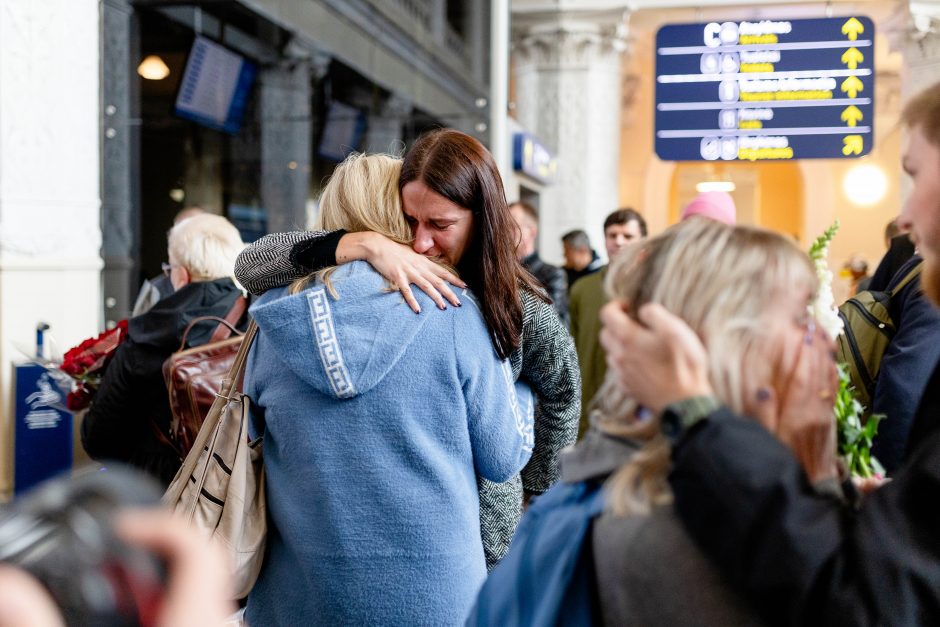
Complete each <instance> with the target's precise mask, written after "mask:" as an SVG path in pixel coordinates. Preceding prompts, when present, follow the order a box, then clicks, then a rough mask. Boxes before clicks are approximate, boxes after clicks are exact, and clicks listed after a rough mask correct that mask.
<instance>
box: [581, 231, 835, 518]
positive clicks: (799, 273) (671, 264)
mask: <svg viewBox="0 0 940 627" xmlns="http://www.w3.org/2000/svg"><path fill="white" fill-rule="evenodd" d="M605 287H606V290H607V293H608V295H609V296H610V297H611V298H617V299H622V300H624V301H625V302H627V303H630V306H631V311H632V312H636V311H637V310H638V308H639V307H640V306H642V305H644V304H646V303H659V304H660V305H662V306H663V307H665V308H666V309H667V310H669V311H670V312H672V313H673V314H675V315H677V316H679V317H680V318H682V319H683V320H684V321H685V322H686V323H687V324H688V325H689V326H690V327H691V328H692V329H693V330H694V331H695V332H696V333H697V334H698V336H699V337H700V338H701V339H702V342H703V343H704V345H705V348H706V350H707V352H708V358H709V364H708V368H709V377H710V379H711V384H712V387H713V388H714V390H715V394H716V396H717V397H718V399H719V400H720V401H721V402H722V403H724V404H725V405H727V406H728V407H729V408H731V409H732V410H733V411H735V412H737V413H742V414H744V413H746V411H747V409H748V408H751V407H753V402H754V400H753V399H755V398H756V397H757V391H758V389H759V388H760V387H761V386H764V385H767V384H768V383H770V382H772V381H774V380H775V379H774V378H775V377H776V376H777V375H778V370H777V369H778V367H779V363H778V361H777V360H776V359H775V358H774V357H773V356H772V355H769V354H768V353H771V354H772V353H774V352H779V351H774V349H773V347H772V346H771V342H772V340H773V338H771V337H770V336H769V334H768V333H767V325H766V319H767V315H768V313H770V312H771V311H772V309H773V307H776V306H779V304H780V299H781V298H782V297H788V296H789V295H794V297H796V296H795V295H796V294H799V293H801V292H800V291H799V290H802V291H803V293H806V290H809V293H815V290H816V276H815V273H814V271H813V267H812V264H811V263H810V260H809V257H808V256H807V255H806V254H805V253H803V252H802V251H801V250H800V249H799V248H797V247H796V246H795V245H794V244H793V243H792V242H791V241H790V240H788V239H787V238H785V237H783V236H781V235H778V234H776V233H772V232H770V231H765V230H763V229H758V228H753V227H747V226H728V225H726V224H722V223H720V222H716V221H714V220H708V219H705V218H699V217H693V218H690V219H688V220H686V221H684V222H682V223H680V224H678V225H676V226H674V227H672V228H671V229H669V230H667V231H666V232H665V233H663V234H662V235H659V236H658V237H654V238H652V239H649V240H646V241H644V242H639V243H636V244H633V245H631V246H629V247H627V248H625V249H624V250H622V251H621V252H620V253H619V254H618V257H617V258H616V260H615V261H614V263H612V264H611V267H610V269H609V271H608V274H607V278H606V283H605ZM634 315H635V314H634ZM638 409H639V407H638V405H637V403H636V401H635V400H634V399H632V398H630V397H629V396H627V395H625V394H624V393H623V392H622V391H621V390H620V388H619V386H618V385H617V384H616V382H615V381H613V380H612V376H611V375H610V374H608V377H607V379H606V380H605V381H604V384H603V386H602V387H601V389H600V391H599V392H598V393H597V396H595V398H594V400H593V401H592V405H591V419H592V421H593V422H594V424H595V425H597V427H598V428H599V429H600V430H601V431H603V432H605V433H608V434H611V435H615V436H621V437H629V438H633V439H635V440H641V441H643V442H644V444H643V446H642V448H641V449H640V451H638V452H637V453H636V454H635V455H634V456H633V457H632V458H631V460H630V461H629V462H628V463H627V464H625V465H624V466H623V467H622V468H621V469H620V470H619V471H618V472H617V473H615V474H614V475H613V476H612V477H611V478H610V479H609V481H608V484H607V488H608V490H609V494H610V497H611V498H610V500H609V502H610V508H611V509H612V511H614V512H615V513H618V514H628V513H647V512H649V511H650V508H651V507H652V506H654V505H660V504H665V503H669V502H671V499H672V493H671V490H670V488H669V484H668V482H667V480H666V475H667V472H668V468H669V458H670V453H671V449H670V446H669V443H668V441H667V440H666V439H665V438H664V437H663V436H662V433H661V431H660V420H659V417H644V418H638V417H637V416H636V413H637V410H638Z"/></svg>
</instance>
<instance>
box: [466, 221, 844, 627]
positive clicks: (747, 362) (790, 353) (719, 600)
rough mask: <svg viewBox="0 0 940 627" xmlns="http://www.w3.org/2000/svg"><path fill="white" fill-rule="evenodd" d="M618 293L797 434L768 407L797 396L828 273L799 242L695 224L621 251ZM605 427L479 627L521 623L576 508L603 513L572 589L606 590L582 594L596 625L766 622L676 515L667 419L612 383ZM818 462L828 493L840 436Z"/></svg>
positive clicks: (772, 423) (508, 567)
mask: <svg viewBox="0 0 940 627" xmlns="http://www.w3.org/2000/svg"><path fill="white" fill-rule="evenodd" d="M606 287H607V291H608V294H609V296H610V297H611V298H612V299H619V300H621V301H623V302H627V303H630V304H631V311H635V310H636V309H638V308H640V307H641V306H643V305H645V304H647V303H657V304H659V305H660V306H662V307H663V308H665V309H666V310H668V311H670V312H672V313H673V314H674V315H676V316H678V317H679V318H681V319H682V320H683V321H685V323H686V324H687V325H688V326H689V327H690V328H691V329H692V330H693V331H694V332H695V333H696V334H697V335H698V336H699V337H700V338H701V339H702V341H703V343H704V346H705V348H706V352H707V359H708V364H709V365H708V376H709V379H710V381H711V385H712V387H713V388H714V390H715V395H716V397H717V399H718V401H720V402H721V403H723V404H725V405H727V406H728V407H730V408H732V409H733V411H735V412H737V413H739V414H741V415H750V416H758V417H759V419H758V422H760V423H761V424H762V425H763V428H766V429H769V430H770V431H771V432H773V433H782V432H785V430H781V425H780V424H779V423H778V420H777V418H776V416H773V415H770V414H768V412H767V411H766V409H765V408H766V407H767V405H768V403H766V400H767V399H768V398H769V397H771V396H773V397H776V398H783V397H785V396H786V394H787V388H788V387H789V386H790V385H792V384H793V382H794V380H795V379H794V374H795V373H794V369H795V368H796V367H797V365H798V359H797V356H798V355H799V353H800V348H801V346H803V345H804V344H805V342H806V340H807V335H808V334H809V335H810V336H812V335H813V334H815V333H816V331H815V327H814V324H813V321H812V319H811V318H810V316H809V313H808V308H807V305H808V304H809V303H810V300H811V298H812V297H813V295H814V293H815V289H816V278H815V274H814V272H813V268H812V266H811V265H810V261H809V259H808V258H807V256H806V255H805V254H804V253H803V252H801V251H800V250H799V249H797V248H796V247H795V246H794V245H793V244H792V243H791V242H789V241H788V240H787V239H786V238H784V237H782V236H780V235H777V234H774V233H771V232H769V231H764V230H759V229H755V228H750V227H733V226H727V225H724V224H721V223H718V222H715V221H712V220H707V219H702V218H692V219H690V220H688V221H686V222H683V223H682V224H680V225H677V226H675V227H673V228H671V229H670V230H668V231H666V232H665V233H664V234H662V235H660V236H658V237H655V238H652V239H650V240H648V241H646V242H644V243H640V244H636V245H633V246H632V247H630V248H628V249H625V250H624V251H623V252H621V254H620V256H619V257H618V259H617V260H616V261H615V262H614V263H613V264H612V267H611V269H610V273H609V275H608V277H607V282H606ZM832 402H833V401H832V396H831V395H830V396H829V397H828V399H825V398H820V400H819V401H818V404H820V406H824V405H825V404H827V403H828V411H829V412H830V413H831V411H832ZM823 409H825V407H823ZM591 418H592V422H593V425H594V428H593V430H592V431H590V432H589V433H588V435H587V437H586V438H585V439H584V440H583V441H582V442H581V443H579V444H578V445H577V446H576V447H575V448H574V449H573V450H572V451H571V452H570V453H568V454H566V456H565V457H563V459H562V483H561V484H560V485H559V486H558V488H556V489H554V490H552V491H550V492H549V493H548V494H547V495H546V496H544V497H543V499H544V500H543V501H541V502H536V504H535V505H534V506H533V508H531V509H530V511H529V512H528V513H527V514H526V517H524V518H523V521H522V523H521V525H520V528H519V532H518V534H517V537H516V539H515V541H514V544H513V548H512V549H510V553H509V555H508V556H507V557H506V558H505V560H504V562H503V563H502V564H501V565H500V566H499V567H497V569H496V570H495V571H494V572H493V574H492V575H491V577H490V579H489V580H488V581H487V583H486V585H485V586H484V588H483V590H482V592H481V596H480V599H479V601H478V607H477V613H476V616H475V622H476V624H480V625H482V624H503V622H504V620H505V619H506V618H507V615H508V614H507V613H506V612H504V611H503V610H502V609H501V608H509V607H513V609H512V610H511V611H518V603H507V604H506V605H502V604H501V603H500V600H501V599H503V598H505V596H506V595H512V594H514V593H516V592H517V590H515V589H514V585H513V583H512V582H515V581H519V579H520V573H523V572H525V571H524V570H523V569H527V571H528V572H530V573H531V572H537V571H535V569H533V568H532V567H531V564H532V563H537V560H538V554H537V551H538V547H539V545H540V543H542V544H544V543H545V542H547V541H548V538H550V536H551V534H552V533H553V531H556V532H557V529H558V526H559V524H562V523H563V521H565V520H566V518H565V517H568V518H567V520H568V521H570V516H571V513H570V512H571V511H572V510H571V507H572V505H571V503H572V501H571V499H575V501H578V500H579V499H580V501H581V502H585V503H589V505H588V506H587V507H586V508H585V509H584V511H583V512H582V514H583V516H582V517H583V518H585V519H587V520H590V517H591V516H592V514H595V513H596V514H599V515H598V516H597V517H596V518H594V519H593V526H591V527H587V525H588V524H589V523H585V525H586V526H585V528H587V529H590V532H587V533H585V534H584V538H583V543H582V544H581V545H580V546H579V548H578V549H577V550H578V552H579V555H578V556H577V558H578V559H577V560H575V561H577V563H579V564H582V565H584V564H588V565H589V567H585V568H589V571H588V572H587V574H584V572H583V571H576V574H575V576H574V577H572V580H573V581H595V582H596V587H594V589H593V590H592V591H589V592H584V590H583V589H582V590H581V592H582V596H581V597H580V598H582V599H583V600H584V602H583V603H582V604H581V606H580V609H581V611H583V612H584V613H582V614H579V615H578V616H580V617H581V618H582V619H584V620H591V619H592V620H595V621H598V622H603V623H604V624H607V625H672V626H681V625H722V626H728V625H750V624H759V621H758V620H757V619H756V617H755V616H754V615H753V614H752V613H751V611H750V609H749V608H748V607H747V606H746V605H745V604H743V603H742V602H741V600H740V599H739V598H738V597H737V595H736V594H735V593H733V592H732V591H731V590H730V589H729V588H727V587H726V586H725V585H724V584H723V582H722V580H721V579H720V578H719V576H718V573H717V571H716V570H714V569H713V568H712V567H711V565H710V564H709V563H708V561H707V560H706V559H705V557H704V556H703V555H702V554H701V553H700V552H699V550H698V549H697V548H696V546H695V545H694V544H693V542H692V540H691V539H690V538H689V537H688V536H687V535H686V533H685V531H684V529H683V528H682V526H681V525H680V523H679V521H678V519H677V518H676V516H675V514H674V512H673V509H672V505H671V502H672V494H671V489H670V485H669V483H668V481H667V473H668V471H669V465H670V453H671V446H670V442H669V440H668V439H667V438H666V437H664V436H663V435H662V433H663V425H662V424H661V422H660V417H659V416H658V415H654V414H653V413H651V412H650V411H648V410H646V409H644V408H642V407H640V406H639V405H638V404H637V403H636V402H635V401H634V400H633V398H631V397H630V395H629V394H627V393H625V392H623V391H622V388H621V387H620V386H619V385H617V383H616V381H614V379H613V375H610V374H609V375H608V378H607V380H606V381H605V383H604V385H603V387H602V388H601V390H600V391H599V392H598V394H597V396H596V397H595V399H594V403H593V407H592V412H591ZM755 428H761V427H760V426H758V425H757V424H755ZM818 450H819V451H820V453H819V454H818V455H816V456H815V457H813V458H812V459H810V458H807V459H803V460H802V462H803V465H804V468H805V469H806V471H807V473H808V474H809V475H810V476H811V477H812V478H814V479H817V480H821V481H822V484H826V483H827V482H828V480H830V479H833V478H834V477H835V475H836V468H835V463H834V454H835V441H834V435H833V437H832V438H831V439H830V440H829V442H828V443H827V444H826V445H825V446H822V447H820V448H819V449H818ZM825 451H828V453H826V452H825ZM740 454H742V455H746V454H748V451H746V450H742V451H740ZM829 487H831V486H829ZM578 491H581V492H578ZM553 492H557V494H554V495H553ZM588 494H591V495H595V496H594V498H595V499H596V500H593V501H592V500H591V499H589V498H588V497H587V496H584V495H588ZM578 495H581V496H578ZM595 504H597V505H596V509H595V510H594V511H593V512H592V511H591V507H593V506H595ZM582 522H583V521H582ZM741 540H742V541H746V539H745V538H742V539H741ZM759 549H760V547H755V550H759ZM514 553H515V555H514ZM556 553H561V551H556ZM527 565H528V566H527ZM590 571H593V574H592V573H591V572H590ZM579 573H580V574H579ZM523 585H527V584H523ZM582 585H583V584H582ZM572 590H576V588H575V587H570V588H568V589H567V590H566V591H563V592H562V593H561V597H562V598H560V599H559V600H558V601H557V603H558V605H559V607H560V608H562V609H561V610H560V612H561V613H562V616H563V617H564V618H565V619H566V620H570V619H571V618H572V614H570V613H565V612H570V611H574V610H571V608H572V607H576V605H572V604H571V603H572V601H571V598H570V595H572V594H574V593H573V592H572ZM520 598H522V597H521V595H520ZM592 599H596V601H597V602H596V603H594V602H592ZM535 603H536V605H538V604H539V603H542V601H541V600H538V601H536V602H535ZM533 615H535V614H533ZM522 622H523V623H525V622H526V621H525V620H524V619H523V620H522Z"/></svg>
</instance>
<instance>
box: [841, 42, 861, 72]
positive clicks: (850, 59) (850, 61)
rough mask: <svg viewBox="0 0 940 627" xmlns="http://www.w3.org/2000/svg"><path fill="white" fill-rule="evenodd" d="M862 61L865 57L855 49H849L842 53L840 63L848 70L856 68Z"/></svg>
mask: <svg viewBox="0 0 940 627" xmlns="http://www.w3.org/2000/svg"><path fill="white" fill-rule="evenodd" d="M864 60H865V56H864V55H863V54H862V53H861V52H859V51H858V48H855V47H852V48H849V49H848V50H846V51H845V52H843V53H842V62H843V63H845V64H846V65H847V66H848V67H849V69H850V70H854V69H855V68H857V67H858V64H859V63H861V62H862V61H864Z"/></svg>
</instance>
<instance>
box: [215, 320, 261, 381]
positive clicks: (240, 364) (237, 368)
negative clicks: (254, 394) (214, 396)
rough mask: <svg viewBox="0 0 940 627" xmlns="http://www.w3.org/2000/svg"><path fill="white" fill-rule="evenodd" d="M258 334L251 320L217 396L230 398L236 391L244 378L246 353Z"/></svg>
mask: <svg viewBox="0 0 940 627" xmlns="http://www.w3.org/2000/svg"><path fill="white" fill-rule="evenodd" d="M257 334H258V325H257V323H255V321H254V320H252V321H251V322H250V323H249V324H248V329H247V330H246V331H245V335H244V339H243V340H242V344H241V346H239V347H238V353H237V354H236V355H235V361H234V362H233V363H232V369H231V370H229V372H228V374H227V375H225V378H224V379H222V388H221V389H220V390H219V395H220V396H224V397H225V398H229V399H230V398H231V397H232V392H233V391H235V390H237V389H238V387H239V384H240V383H241V381H242V379H243V378H244V377H245V362H246V361H247V360H248V351H249V350H251V345H252V343H253V342H254V341H255V336H256V335H257Z"/></svg>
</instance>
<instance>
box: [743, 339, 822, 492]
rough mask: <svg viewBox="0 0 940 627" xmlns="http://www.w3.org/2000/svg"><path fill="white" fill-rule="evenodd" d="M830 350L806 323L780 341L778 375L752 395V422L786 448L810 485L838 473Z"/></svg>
mask: <svg viewBox="0 0 940 627" xmlns="http://www.w3.org/2000/svg"><path fill="white" fill-rule="evenodd" d="M791 336H792V333H791ZM834 350H835V345H834V343H833V341H832V340H830V339H829V338H828V337H827V336H826V334H825V332H824V331H823V330H822V329H819V328H816V326H815V325H812V324H811V325H809V326H807V327H806V328H805V329H804V330H802V331H798V332H797V333H796V337H795V338H794V337H789V338H785V339H784V340H783V346H782V356H781V358H780V367H779V369H778V376H777V377H775V379H776V380H775V381H774V384H773V385H771V386H767V387H763V388H761V389H760V390H758V391H757V394H758V398H757V399H756V403H755V405H754V407H755V411H754V412H753V413H754V414H755V417H756V418H757V419H758V421H759V422H760V423H761V424H763V425H764V426H765V427H766V428H767V429H768V430H769V431H770V432H771V433H773V434H774V435H775V436H777V438H778V439H779V440H780V441H781V442H783V443H784V444H786V445H787V446H788V447H790V449H791V450H792V451H793V454H794V455H795V456H796V458H797V459H798V460H799V461H800V464H801V465H802V466H803V470H804V471H805V472H806V475H807V476H808V477H809V479H810V481H812V482H816V481H819V480H822V479H828V478H833V477H837V475H838V468H837V465H836V457H837V451H836V421H835V415H834V414H833V404H834V402H835V395H836V392H837V391H838V389H839V374H838V370H837V369H836V363H835V359H834V358H833V351H834Z"/></svg>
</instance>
